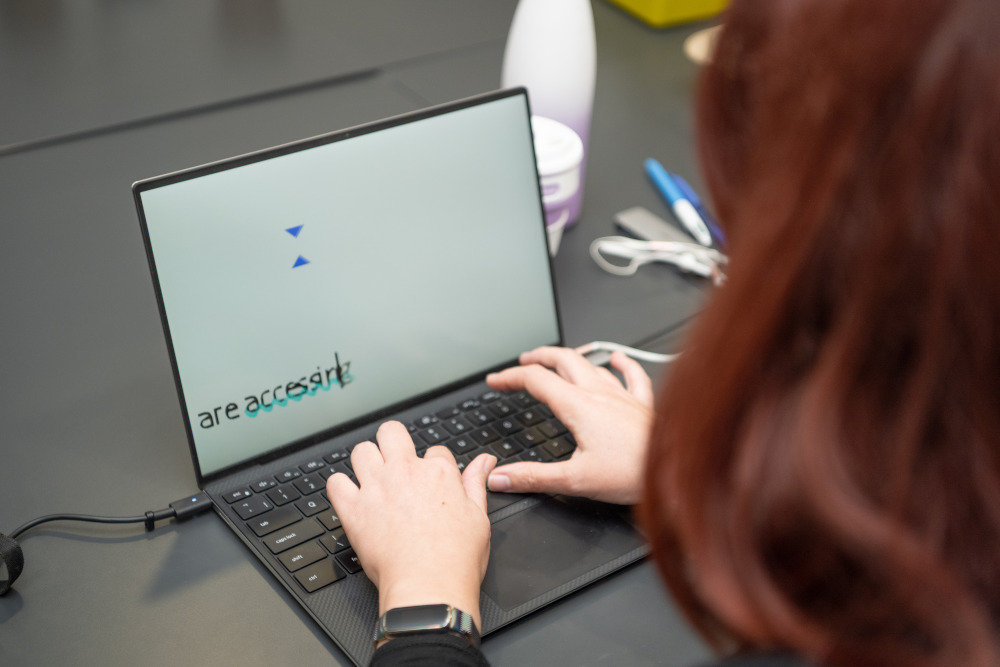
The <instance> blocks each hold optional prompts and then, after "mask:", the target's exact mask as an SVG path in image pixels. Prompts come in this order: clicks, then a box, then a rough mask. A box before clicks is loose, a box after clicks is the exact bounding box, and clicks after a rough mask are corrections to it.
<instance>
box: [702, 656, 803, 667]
mask: <svg viewBox="0 0 1000 667" xmlns="http://www.w3.org/2000/svg"><path fill="white" fill-rule="evenodd" d="M698 667H810V663H808V662H806V661H805V660H803V659H802V658H800V657H798V656H796V655H793V654H791V653H747V654H744V655H736V656H732V657H729V658H725V659H720V660H719V661H717V662H711V663H702V664H701V665H699V666H698Z"/></svg>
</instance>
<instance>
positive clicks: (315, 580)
mask: <svg viewBox="0 0 1000 667" xmlns="http://www.w3.org/2000/svg"><path fill="white" fill-rule="evenodd" d="M346 576H347V572H345V571H344V568H342V567H341V566H340V565H338V564H337V563H335V562H334V560H333V559H332V558H327V559H325V560H321V561H320V562H318V563H313V564H312V565H310V566H309V567H306V568H304V569H302V570H299V571H298V572H296V573H295V578H296V579H298V581H299V583H300V584H302V588H304V589H306V592H307V593H312V592H314V591H318V590H319V589H321V588H323V587H324V586H329V585H330V584H332V583H333V582H335V581H338V580H340V579H343V578H344V577H346Z"/></svg>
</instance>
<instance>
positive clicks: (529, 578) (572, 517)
mask: <svg viewBox="0 0 1000 667" xmlns="http://www.w3.org/2000/svg"><path fill="white" fill-rule="evenodd" d="M628 516H629V510H628V508H625V507H617V506H614V505H606V504H604V503H597V502H593V501H589V500H583V499H580V498H568V497H563V496H556V497H553V498H546V499H545V500H543V501H542V502H541V503H539V504H538V505H535V506H533V507H531V508H529V509H527V510H525V511H523V512H520V513H518V514H515V515H513V516H510V517H507V518H506V519H502V520H500V521H498V522H496V523H495V524H493V532H492V535H491V537H490V562H489V567H488V568H487V569H486V577H485V578H484V579H483V592H485V593H486V594H487V595H488V596H490V597H491V598H493V601H494V602H496V603H497V604H498V605H499V606H500V607H501V608H503V609H504V610H505V611H507V610H510V609H513V608H515V607H519V606H521V605H522V604H524V603H526V602H529V601H531V600H533V599H534V598H536V597H538V596H539V595H544V594H545V593H548V592H550V591H552V590H553V589H555V588H558V587H559V586H562V585H563V584H567V583H569V582H570V581H572V580H573V579H576V578H577V577H580V576H582V575H584V574H587V573H588V572H590V571H591V570H594V569H595V568H599V567H601V566H602V565H606V564H607V563H609V562H610V561H612V560H614V559H616V558H618V557H620V556H624V555H625V554H627V553H629V552H631V551H633V550H635V549H637V548H638V547H641V546H642V545H643V541H642V538H640V537H639V534H638V533H637V532H636V530H635V529H634V528H633V527H632V525H631V524H630V523H629V521H628ZM595 578H596V577H595Z"/></svg>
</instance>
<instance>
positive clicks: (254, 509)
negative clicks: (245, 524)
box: [233, 496, 274, 521]
mask: <svg viewBox="0 0 1000 667" xmlns="http://www.w3.org/2000/svg"><path fill="white" fill-rule="evenodd" d="M233 509H234V510H236V513H237V514H239V515H240V518H241V519H243V520H244V521H246V520H247V519H249V518H251V517H255V516H257V515H258V514H263V513H264V512H270V511H271V510H272V509H274V505H272V504H271V503H269V502H267V498H265V497H264V496H254V497H253V498H250V499H248V500H244V501H243V502H241V503H235V504H234V505H233Z"/></svg>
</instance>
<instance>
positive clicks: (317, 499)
mask: <svg viewBox="0 0 1000 667" xmlns="http://www.w3.org/2000/svg"><path fill="white" fill-rule="evenodd" d="M295 506H296V507H298V508H299V511H300V512H302V513H303V514H305V515H306V516H313V515H314V514H319V513H320V512H322V511H323V510H326V509H330V503H328V502H326V498H324V497H323V495H322V494H316V495H315V496H313V497H312V498H303V499H302V500H300V501H299V502H297V503H295Z"/></svg>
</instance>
